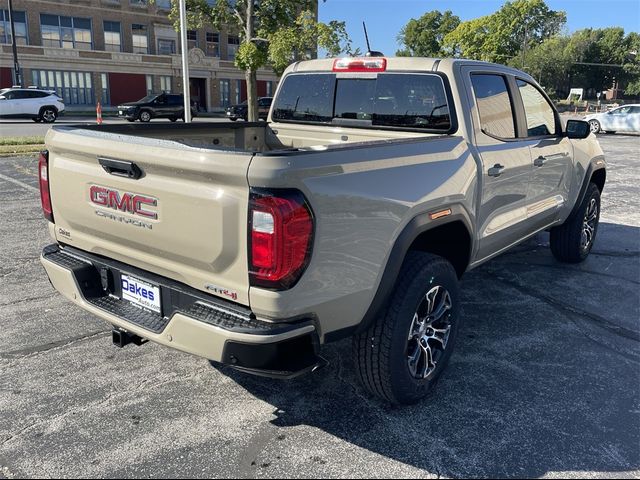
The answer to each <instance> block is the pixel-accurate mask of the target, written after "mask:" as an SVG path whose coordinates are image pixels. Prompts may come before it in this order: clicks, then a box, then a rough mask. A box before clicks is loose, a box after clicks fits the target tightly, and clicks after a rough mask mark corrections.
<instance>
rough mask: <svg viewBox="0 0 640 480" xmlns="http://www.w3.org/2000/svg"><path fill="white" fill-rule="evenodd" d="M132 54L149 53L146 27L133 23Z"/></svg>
mask: <svg viewBox="0 0 640 480" xmlns="http://www.w3.org/2000/svg"><path fill="white" fill-rule="evenodd" d="M131 38H132V43H133V53H149V37H148V35H147V26H146V25H140V24H137V23H134V24H133V25H131Z"/></svg>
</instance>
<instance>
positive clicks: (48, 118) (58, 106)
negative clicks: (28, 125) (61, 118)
mask: <svg viewBox="0 0 640 480" xmlns="http://www.w3.org/2000/svg"><path fill="white" fill-rule="evenodd" d="M62 112H64V101H63V100H62V98H60V97H59V96H58V95H56V93H55V92H54V91H51V90H39V89H36V88H15V87H14V88H4V89H2V90H0V118H31V119H32V120H33V121H34V122H45V123H52V122H55V121H56V118H58V115H60V114H61V113H62Z"/></svg>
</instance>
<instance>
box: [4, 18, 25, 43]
mask: <svg viewBox="0 0 640 480" xmlns="http://www.w3.org/2000/svg"><path fill="white" fill-rule="evenodd" d="M13 25H14V27H15V28H16V43H17V44H18V45H27V44H28V43H29V42H28V38H27V16H26V15H25V13H24V12H16V11H15V10H14V11H13ZM0 43H12V40H11V23H10V22H9V11H8V10H0Z"/></svg>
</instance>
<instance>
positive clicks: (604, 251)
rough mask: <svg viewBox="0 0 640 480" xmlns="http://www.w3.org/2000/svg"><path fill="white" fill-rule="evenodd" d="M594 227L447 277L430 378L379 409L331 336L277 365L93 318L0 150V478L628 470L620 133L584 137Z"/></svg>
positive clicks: (638, 315)
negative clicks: (450, 314)
mask: <svg viewBox="0 0 640 480" xmlns="http://www.w3.org/2000/svg"><path fill="white" fill-rule="evenodd" d="M600 140H601V144H602V146H603V148H604V150H605V153H606V155H607V159H608V162H609V170H608V179H607V180H608V183H607V186H606V187H605V191H604V196H603V204H602V217H601V224H600V230H599V232H598V237H597V241H596V243H595V247H594V251H593V252H592V254H591V256H590V257H589V259H588V260H587V261H586V262H584V263H583V264H580V265H563V264H559V263H557V262H556V261H554V260H553V258H552V256H551V253H550V252H549V249H548V248H547V244H548V235H547V234H540V235H538V236H537V237H536V238H534V239H532V240H531V241H529V242H527V243H526V244H523V245H521V246H519V247H517V248H516V249H515V250H513V251H512V252H511V253H508V254H506V255H503V256H501V257H499V258H497V259H495V260H493V261H491V262H489V263H488V264H486V265H484V266H483V267H480V268H479V269H477V270H474V271H472V272H469V273H468V274H467V275H465V277H464V280H463V292H464V293H463V300H464V301H463V318H464V322H465V323H464V324H463V326H462V328H461V334H460V337H459V344H458V345H457V347H456V351H455V352H454V354H453V357H452V360H451V364H450V366H449V369H448V370H447V371H446V372H445V373H444V375H443V377H442V379H441V381H440V384H439V385H438V388H437V389H436V390H435V391H434V392H433V394H432V395H431V396H430V397H429V398H428V399H427V400H425V401H424V402H422V403H420V404H419V405H416V406H412V407H404V408H390V407H388V406H386V405H383V404H381V403H378V402H377V401H375V400H373V399H371V398H370V397H368V396H367V395H366V394H365V393H364V392H363V390H362V389H361V388H360V386H359V385H358V384H357V382H356V379H355V376H354V372H353V369H352V367H351V361H350V345H349V342H348V341H344V342H340V343H338V344H334V345H329V346H327V347H326V348H325V350H324V354H325V356H326V358H327V359H328V360H329V361H330V365H329V366H328V367H326V368H324V369H323V370H320V371H318V372H316V373H314V374H312V375H309V376H306V377H302V378H299V379H296V380H293V381H287V382H282V381H274V380H268V379H262V378H255V377H250V376H246V375H243V374H240V373H237V372H234V371H233V370H231V369H228V368H223V369H221V370H218V369H215V368H213V367H211V366H210V365H209V364H208V363H207V362H206V361H205V360H202V359H199V358H195V357H192V356H189V355H186V354H182V353H179V352H176V351H173V350H170V349H167V348H164V347H160V346H157V345H153V344H147V345H145V346H143V347H134V346H130V347H127V348H125V349H122V350H118V349H116V348H115V347H113V346H112V345H111V344H110V338H109V328H107V326H106V325H105V324H104V323H103V322H102V321H99V320H98V319H96V318H94V317H93V316H91V315H89V314H87V313H85V312H84V311H82V310H80V309H79V308H77V307H75V306H74V305H72V304H70V303H69V302H67V301H65V300H63V298H62V297H61V296H60V295H58V294H56V293H55V292H54V291H53V290H52V288H51V287H50V286H49V283H48V281H47V279H46V277H45V275H44V271H43V269H42V267H41V266H40V263H39V261H38V255H39V252H40V250H41V248H42V247H43V246H44V245H45V244H47V243H48V242H49V240H48V237H47V233H46V222H45V221H44V219H42V214H41V212H40V207H39V201H38V193H37V189H36V185H37V179H36V162H35V159H34V158H33V157H19V158H9V159H7V158H5V159H0V238H1V239H2V241H1V243H0V307H1V308H0V328H1V329H2V335H0V411H1V412H2V415H0V478H3V477H6V478H13V477H196V476H197V477H202V476H207V477H209V476H215V477H240V478H243V477H282V476H286V477H291V476H296V477H309V476H312V477H325V476H326V477H384V478H386V477H400V476H402V477H408V476H411V477H437V476H446V477H459V476H463V477H465V476H466V477H468V476H473V477H478V476H481V477H497V478H499V477H539V476H545V477H561V478H563V477H612V478H619V477H635V478H638V476H640V348H639V341H640V328H639V321H640V298H639V293H638V292H639V291H640V290H639V284H640V205H638V203H639V198H640V195H639V194H640V164H639V163H638V162H639V161H638V157H637V155H638V150H639V148H638V147H640V138H638V137H628V136H621V135H616V136H602V137H600Z"/></svg>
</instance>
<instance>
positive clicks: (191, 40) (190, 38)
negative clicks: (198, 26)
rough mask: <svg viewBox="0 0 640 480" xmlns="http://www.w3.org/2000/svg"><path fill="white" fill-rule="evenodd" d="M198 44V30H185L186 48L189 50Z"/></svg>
mask: <svg viewBox="0 0 640 480" xmlns="http://www.w3.org/2000/svg"><path fill="white" fill-rule="evenodd" d="M197 46H198V32H197V31H196V30H187V48H188V49H189V50H191V49H192V48H195V47H197Z"/></svg>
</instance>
